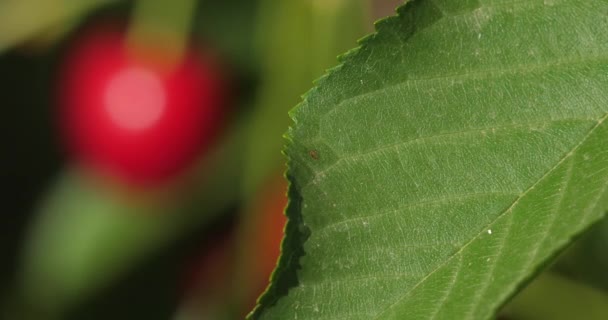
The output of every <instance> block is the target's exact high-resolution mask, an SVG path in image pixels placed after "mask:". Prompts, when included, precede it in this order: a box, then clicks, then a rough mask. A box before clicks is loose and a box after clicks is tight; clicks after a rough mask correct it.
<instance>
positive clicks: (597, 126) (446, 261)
mask: <svg viewBox="0 0 608 320" xmlns="http://www.w3.org/2000/svg"><path fill="white" fill-rule="evenodd" d="M607 118H608V113H605V114H604V115H603V116H602V117H601V118H600V119H599V120H598V121H597V124H596V125H595V126H594V127H593V128H591V129H590V130H589V132H588V133H587V134H586V135H585V136H584V137H583V139H581V142H580V143H578V144H577V145H576V146H574V147H573V148H572V149H571V150H570V151H569V152H568V153H566V154H565V155H564V156H563V157H562V158H561V159H560V160H559V161H558V162H557V163H556V164H555V165H554V166H553V167H551V168H550V169H549V170H548V171H547V172H545V174H543V175H542V176H541V177H540V178H539V179H538V180H537V181H536V182H534V184H532V186H530V187H529V188H528V189H526V190H525V191H524V192H522V193H521V195H520V196H519V197H518V198H517V199H515V201H514V202H513V203H512V204H511V205H510V206H509V207H508V208H507V209H505V210H504V211H502V212H501V213H499V214H498V215H497V216H496V217H495V218H494V219H492V221H491V222H490V223H488V224H486V225H484V227H483V228H481V230H480V231H479V232H478V233H477V234H476V235H475V236H473V237H472V238H471V240H469V241H468V242H467V243H465V244H464V245H463V246H462V247H461V248H460V249H459V250H457V251H456V252H454V253H453V254H451V255H450V256H448V257H447V259H446V260H445V261H444V262H442V263H440V264H439V265H438V266H437V267H436V268H435V269H433V270H432V271H430V272H429V273H428V274H427V275H426V276H424V277H423V278H422V279H420V281H418V282H417V283H416V284H415V285H414V286H413V287H412V288H410V289H409V290H407V291H406V292H404V293H403V294H401V295H400V297H399V298H398V299H397V300H395V302H393V303H391V304H390V305H388V306H387V307H386V308H384V309H383V310H381V311H380V312H378V313H377V314H376V315H374V318H373V320H378V319H380V318H379V317H380V316H382V314H383V313H384V312H385V311H387V310H389V309H391V308H393V307H394V306H396V305H398V304H399V303H401V302H402V301H403V300H404V299H406V298H407V297H408V296H409V295H410V293H412V292H414V291H415V290H416V289H417V288H418V287H419V286H420V285H422V284H423V283H424V282H425V281H426V280H427V279H428V278H430V277H431V276H433V275H434V274H435V273H436V272H438V271H439V270H440V269H441V268H443V267H445V266H446V265H448V263H450V262H451V261H452V260H453V259H454V258H455V257H456V256H458V255H460V254H461V253H462V252H463V251H464V250H465V249H466V248H467V247H468V246H469V245H471V244H472V243H473V242H474V241H475V240H477V239H479V238H480V237H481V235H482V234H483V233H485V232H486V230H487V229H488V228H490V227H491V226H493V225H494V224H495V223H496V222H497V221H498V220H499V219H500V218H502V217H503V216H505V215H506V214H508V213H509V212H511V211H512V210H513V209H514V208H515V207H516V206H517V205H518V204H519V202H520V201H521V199H523V198H524V197H525V196H526V195H527V194H528V193H529V192H530V191H532V190H534V189H535V188H536V186H537V185H538V184H539V183H540V182H541V181H543V180H544V179H545V178H546V177H548V176H549V175H550V174H551V173H553V171H555V170H556V169H557V168H558V167H559V166H560V165H561V164H562V163H564V162H565V161H566V160H567V159H569V158H570V157H571V156H572V155H573V154H574V153H575V152H576V151H577V150H578V149H579V148H580V147H581V146H583V145H584V144H585V142H586V141H587V140H588V139H589V137H590V136H591V135H592V134H593V132H595V130H597V129H598V128H599V127H600V126H601V125H602V124H603V123H604V121H605V120H606V119H607ZM456 272H457V273H458V272H459V271H456Z"/></svg>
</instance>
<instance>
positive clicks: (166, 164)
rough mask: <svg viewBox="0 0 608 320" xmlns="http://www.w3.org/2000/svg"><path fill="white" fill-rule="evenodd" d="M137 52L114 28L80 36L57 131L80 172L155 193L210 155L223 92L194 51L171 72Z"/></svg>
mask: <svg viewBox="0 0 608 320" xmlns="http://www.w3.org/2000/svg"><path fill="white" fill-rule="evenodd" d="M133 49H134V48H132V47H127V45H126V41H125V34H124V33H123V32H122V31H121V29H120V28H118V27H116V26H114V25H110V24H107V25H103V26H98V27H96V28H93V29H90V30H88V31H86V32H84V33H82V35H81V37H79V38H78V39H77V40H76V41H75V43H74V45H73V46H72V47H71V48H70V51H69V53H68V55H67V57H66V60H65V63H64V65H63V68H62V70H61V71H62V72H61V78H60V83H59V85H60V92H59V93H60V95H59V97H60V107H61V108H60V125H61V129H62V131H63V132H62V133H63V139H64V141H65V144H66V145H67V148H68V150H69V152H70V154H71V156H72V157H73V158H74V160H76V161H77V162H78V163H80V164H81V165H83V166H85V167H87V168H90V169H92V170H93V171H94V172H96V173H100V174H102V175H105V176H110V177H112V178H115V179H119V180H121V181H122V182H125V183H127V184H129V185H136V186H155V185H158V184H162V183H165V182H168V181H170V180H173V179H174V178H176V177H177V176H179V175H180V174H181V173H183V172H185V171H186V170H187V169H188V168H190V167H191V166H192V165H193V163H194V162H195V161H196V159H197V158H198V156H199V155H201V154H202V153H204V152H205V150H207V149H208V148H209V146H210V144H211V143H212V142H213V140H214V138H215V136H216V134H217V131H218V130H219V129H220V127H221V122H222V118H223V114H224V110H223V107H224V102H225V98H226V89H225V83H224V82H223V78H222V75H221V72H220V70H219V69H220V68H219V66H218V64H217V62H216V61H215V60H214V59H213V58H212V57H211V56H210V55H208V54H204V53H203V52H200V51H197V50H194V49H190V50H189V51H188V52H186V53H185V54H184V57H183V59H182V60H180V61H179V62H178V63H177V64H176V65H171V66H167V65H166V64H165V63H164V62H163V60H162V59H161V57H162V54H160V53H159V52H158V50H152V49H151V48H143V47H138V48H135V49H136V50H133ZM134 52H137V55H135V54H134Z"/></svg>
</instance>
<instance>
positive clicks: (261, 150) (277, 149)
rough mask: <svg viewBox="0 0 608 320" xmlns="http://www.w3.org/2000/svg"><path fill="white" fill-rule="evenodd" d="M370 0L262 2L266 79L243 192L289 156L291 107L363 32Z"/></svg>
mask: <svg viewBox="0 0 608 320" xmlns="http://www.w3.org/2000/svg"><path fill="white" fill-rule="evenodd" d="M365 4H366V1H365V0H332V1H325V0H314V1H311V0H292V1H274V0H263V1H261V2H260V8H259V12H260V16H259V19H258V21H259V27H258V32H257V53H258V55H257V56H258V59H259V61H260V64H261V72H262V80H261V82H262V83H261V86H260V89H259V91H258V97H257V102H256V107H255V109H254V110H253V112H254V115H253V117H252V120H251V126H250V128H249V130H250V131H249V139H248V143H247V145H246V147H247V150H246V153H245V159H246V160H245V162H244V163H245V170H244V172H243V174H244V176H243V194H244V196H245V197H251V196H253V193H254V192H255V190H256V189H257V188H258V187H259V186H260V184H261V183H263V181H264V180H265V179H266V178H268V177H269V175H272V174H274V172H276V170H277V168H279V167H280V166H281V164H282V163H283V162H284V157H283V156H282V154H281V150H282V148H283V144H284V139H283V134H284V133H285V131H286V130H287V127H288V126H289V123H290V120H289V117H288V115H287V111H288V110H289V108H291V107H292V106H294V105H295V104H296V103H297V102H298V100H299V99H300V95H301V94H302V92H304V91H305V90H306V89H307V88H309V87H310V85H311V83H312V81H313V80H314V79H315V78H317V77H319V76H320V75H322V73H323V71H324V70H325V69H326V68H328V67H330V66H332V65H333V64H335V63H336V56H337V55H338V54H339V53H341V52H343V51H345V50H346V49H348V48H350V47H352V46H353V45H354V44H355V41H356V39H357V38H359V37H361V36H363V35H364V32H365V29H364V25H365V20H366V19H365V15H366V10H365V9H366V6H365Z"/></svg>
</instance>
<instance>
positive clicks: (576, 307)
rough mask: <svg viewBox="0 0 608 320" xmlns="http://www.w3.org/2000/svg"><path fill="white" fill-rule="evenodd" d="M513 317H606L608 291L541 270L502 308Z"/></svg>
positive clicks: (557, 319)
mask: <svg viewBox="0 0 608 320" xmlns="http://www.w3.org/2000/svg"><path fill="white" fill-rule="evenodd" d="M502 314H503V315H504V317H505V318H506V319H514V320H539V319H551V320H572V319H585V320H604V319H606V316H607V315H608V295H606V294H605V293H604V292H601V291H598V290H595V289H593V288H590V287H587V286H584V285H582V284H580V283H578V282H574V281H571V280H568V279H566V278H563V277H560V276H558V275H555V274H551V273H544V274H541V275H540V276H539V277H538V278H536V279H534V281H532V283H530V284H529V285H528V286H527V287H526V288H525V289H524V290H522V291H521V292H520V293H519V294H518V295H517V296H516V297H515V298H514V299H513V300H512V301H511V302H510V303H509V305H508V306H507V307H506V308H505V310H504V312H502Z"/></svg>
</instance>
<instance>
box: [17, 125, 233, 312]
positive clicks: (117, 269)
mask: <svg viewBox="0 0 608 320" xmlns="http://www.w3.org/2000/svg"><path fill="white" fill-rule="evenodd" d="M240 127H241V126H237V128H236V129H234V131H233V132H232V133H231V135H230V136H229V137H228V139H227V140H226V141H224V143H223V144H220V145H219V147H218V149H217V150H215V153H213V154H211V155H210V157H209V158H208V159H207V161H205V167H204V169H203V170H202V172H201V173H200V178H199V180H200V185H198V186H197V191H196V195H194V197H195V198H194V199H193V198H192V197H190V198H185V199H184V198H182V199H180V200H182V201H185V202H186V203H187V204H186V205H184V204H179V205H178V204H176V203H174V202H172V201H169V202H167V203H165V204H163V201H162V200H159V201H153V202H152V203H148V204H145V205H142V202H140V201H129V200H127V199H126V198H122V200H121V198H120V197H116V195H112V194H111V193H107V192H104V191H103V189H100V188H98V187H95V184H91V181H88V180H86V179H83V177H82V176H81V175H79V174H78V173H76V172H67V173H66V174H65V175H63V176H62V177H61V178H60V180H59V182H58V184H57V185H56V186H55V187H54V189H52V192H51V194H50V196H49V198H48V199H47V200H46V201H45V202H44V204H43V206H42V210H41V212H40V216H39V217H38V219H37V221H36V222H35V224H34V226H33V228H32V230H31V233H30V238H29V240H28V243H27V247H26V255H25V259H24V272H23V275H22V276H23V277H22V278H23V284H22V285H23V288H22V290H23V295H24V296H25V299H26V301H27V304H30V305H34V306H36V307H38V308H41V309H43V310H49V312H55V311H56V312H62V311H63V309H64V308H66V307H69V306H71V305H73V304H75V303H78V302H80V301H82V299H86V298H87V297H88V296H89V295H90V294H92V293H93V292H95V290H97V289H99V288H100V287H102V286H104V285H105V284H107V283H108V282H110V281H112V280H113V279H115V278H116V277H117V276H118V275H120V274H122V273H123V272H125V271H127V270H129V269H130V268H131V267H133V265H135V264H136V263H137V262H139V261H141V259H142V258H143V257H145V256H146V255H148V254H150V253H151V252H154V251H156V250H158V249H160V248H162V247H164V246H166V245H167V244H169V243H170V242H171V241H173V240H175V239H176V238H178V237H180V236H183V235H184V234H186V233H187V232H188V230H192V229H193V228H194V227H196V226H200V225H201V224H204V223H206V222H208V221H210V220H212V219H213V218H215V217H216V216H217V215H218V213H221V212H222V211H223V210H225V209H226V208H228V207H229V206H230V205H231V204H232V203H233V201H234V200H235V199H236V198H237V195H238V192H237V185H238V181H239V174H240V172H239V170H238V169H237V168H239V167H240V162H239V161H240V159H241V157H240V156H239V152H240V150H241V149H242V148H241V146H240V143H241V133H242V130H240Z"/></svg>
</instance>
